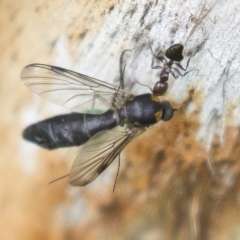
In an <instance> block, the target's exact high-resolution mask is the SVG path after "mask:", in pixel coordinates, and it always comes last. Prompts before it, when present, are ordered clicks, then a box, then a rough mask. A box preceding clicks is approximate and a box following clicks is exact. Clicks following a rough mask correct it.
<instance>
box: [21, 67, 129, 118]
mask: <svg viewBox="0 0 240 240" xmlns="http://www.w3.org/2000/svg"><path fill="white" fill-rule="evenodd" d="M21 79H22V81H23V82H24V84H25V85H26V86H27V87H28V88H30V89H31V90H32V91H33V92H35V93H37V94H39V95H40V96H41V97H43V98H45V99H47V100H49V101H51V102H53V103H56V104H59V105H61V106H64V107H66V108H68V109H70V110H72V111H75V112H81V113H86V112H89V109H92V111H93V113H102V112H105V111H106V110H108V109H109V108H112V107H114V106H113V101H114V100H115V101H117V102H116V103H117V104H121V103H122V102H123V101H124V100H125V99H126V98H128V97H131V96H132V94H131V93H128V92H127V91H124V90H121V89H118V88H117V87H115V86H114V85H112V84H109V83H106V82H103V81H101V80H98V79H95V78H91V77H89V76H86V75H83V74H81V73H77V72H74V71H71V70H68V69H64V68H60V67H55V66H51V65H45V64H31V65H28V66H26V67H25V68H24V69H23V70H22V72H21ZM94 110H97V111H98V112H94Z"/></svg>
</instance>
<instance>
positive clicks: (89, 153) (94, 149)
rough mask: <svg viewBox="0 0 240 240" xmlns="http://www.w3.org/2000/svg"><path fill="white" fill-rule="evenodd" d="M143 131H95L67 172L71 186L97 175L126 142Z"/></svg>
mask: <svg viewBox="0 0 240 240" xmlns="http://www.w3.org/2000/svg"><path fill="white" fill-rule="evenodd" d="M142 132H144V128H134V129H131V132H126V131H125V132H121V131H119V130H115V131H103V132H100V133H97V134H96V135H95V136H94V137H93V138H91V140H90V141H88V142H87V143H86V144H85V145H84V146H83V148H82V151H81V152H80V153H79V154H78V156H77V158H76V159H75V161H74V163H73V166H72V169H71V172H70V174H69V183H70V184H71V185H72V186H84V185H87V184H88V183H90V182H92V181H93V180H94V179H95V178H97V177H98V175H100V174H101V173H102V172H103V171H104V170H105V169H106V168H107V167H108V166H109V165H110V164H111V163H112V162H113V161H114V160H115V159H116V157H117V156H118V155H119V154H120V153H121V151H122V150H123V149H124V148H125V147H126V146H127V144H128V143H129V142H130V141H131V140H132V139H134V138H136V137H137V136H139V135H140V134H141V133H142Z"/></svg>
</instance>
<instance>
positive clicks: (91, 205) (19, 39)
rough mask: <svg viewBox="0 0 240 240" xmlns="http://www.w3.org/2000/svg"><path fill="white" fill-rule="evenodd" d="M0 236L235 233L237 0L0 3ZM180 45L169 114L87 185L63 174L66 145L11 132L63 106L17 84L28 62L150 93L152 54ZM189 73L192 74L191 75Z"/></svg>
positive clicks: (239, 166)
mask: <svg viewBox="0 0 240 240" xmlns="http://www.w3.org/2000/svg"><path fill="white" fill-rule="evenodd" d="M0 12H1V18H0V29H1V38H0V49H1V55H0V73H1V80H0V101H1V103H2V114H1V118H0V131H1V137H0V146H1V158H0V166H1V167H0V209H1V215H0V229H1V231H0V238H1V239H18V240H20V239H35V240H37V239H45V240H47V239H58V240H60V239H138V240H139V239H144V240H145V239H151V240H154V239H158V240H159V239H169V240H170V239H199V240H202V239H211V240H212V239H218V240H221V239H224V240H225V239H239V236H240V232H239V229H240V225H239V222H240V221H239V218H240V208H239V190H240V189H239V186H240V184H238V181H240V158H239V151H240V148H239V139H240V138H239V137H240V132H239V124H240V114H239V112H240V111H239V110H240V109H239V106H238V104H239V100H240V94H239V92H240V81H239V65H240V58H239V52H240V41H239V39H240V14H239V13H240V7H239V1H237V0H233V1H223V0H218V1H217V0H216V1H211V0H205V1H203V0H199V1H198V0H194V1H193V0H189V1H183V0H177V1H176V0H165V1H161V0H155V1H144V0H142V1H130V0H126V1H107V0H104V1H87V0H83V1H76V0H75V1H74V0H70V1H41V2H36V1H30V0H25V1H22V2H16V1H13V0H10V1H9V0H8V1H6V0H5V1H1V3H0ZM174 43H182V44H184V46H185V52H184V55H185V58H184V60H183V61H182V62H181V64H182V65H183V66H185V65H186V63H187V60H188V58H189V57H191V60H190V63H189V67H188V70H189V71H190V72H189V73H188V74H187V75H185V76H183V77H181V76H179V77H178V78H177V79H174V78H173V77H172V76H171V77H170V80H169V89H168V92H167V94H166V95H165V96H163V97H161V99H164V100H165V99H167V100H168V101H170V102H171V103H172V105H173V106H174V107H175V108H177V109H178V110H177V112H176V113H175V115H174V118H173V119H172V120H171V121H169V122H164V123H160V124H156V125H155V126H153V127H152V128H150V129H149V130H148V131H147V132H146V133H144V134H143V135H141V136H140V137H139V138H137V139H136V140H134V141H133V142H132V143H131V144H130V145H129V146H128V147H127V149H126V151H124V154H123V155H122V157H121V169H120V174H119V178H118V182H117V187H116V190H115V193H114V194H113V193H112V189H113V184H114V178H115V174H116V171H117V162H116V163H115V164H113V165H112V166H111V167H109V169H107V170H106V171H105V172H104V173H103V174H102V175H101V176H100V177H99V178H97V179H96V180H95V181H94V182H93V183H91V184H90V185H88V186H86V187H84V188H73V187H70V186H69V185H68V182H67V179H65V180H61V181H59V182H57V183H54V184H52V185H48V182H49V181H51V180H53V179H54V178H57V177H59V176H61V175H64V174H66V173H67V172H69V170H70V167H71V164H72V162H73V160H74V157H75V156H76V154H77V151H78V149H74V150H67V149H63V150H58V151H53V152H49V151H47V150H43V149H40V148H38V147H36V146H34V145H32V144H30V143H26V142H24V141H23V139H22V138H21V134H22V130H23V128H24V127H25V126H27V125H29V124H30V123H33V122H37V121H39V120H42V119H44V118H46V117H50V116H53V115H56V114H60V113H64V112H67V110H66V109H63V108H61V107H57V106H56V105H53V104H51V103H49V102H47V101H45V100H43V99H41V98H40V97H38V96H36V95H35V94H34V93H32V92H30V91H29V90H28V89H26V88H25V86H24V85H23V84H22V83H21V81H20V72H21V69H22V68H23V67H24V66H25V65H27V64H30V63H35V62H38V63H45V64H51V65H57V66H61V67H64V68H69V69H72V70H75V71H78V72H81V73H84V74H86V75H89V76H92V77H95V78H98V79H101V80H104V81H107V82H110V83H113V84H116V85H117V84H118V82H119V57H120V54H121V53H122V51H123V50H124V49H131V50H132V51H131V52H128V53H127V54H126V55H125V63H126V68H125V79H124V81H125V84H126V89H127V90H129V91H131V92H133V93H134V94H140V93H145V92H150V90H149V88H147V87H144V86H141V85H139V84H138V83H137V82H136V81H139V82H141V83H143V84H147V85H149V86H150V87H153V85H154V83H155V82H156V81H157V80H158V76H159V72H160V70H154V69H152V68H151V61H152V52H151V50H150V46H151V47H152V49H153V52H154V53H158V52H159V51H160V50H162V51H164V50H165V49H167V48H168V47H169V46H170V45H172V44H174ZM191 70H192V71H191Z"/></svg>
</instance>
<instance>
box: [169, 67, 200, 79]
mask: <svg viewBox="0 0 240 240" xmlns="http://www.w3.org/2000/svg"><path fill="white" fill-rule="evenodd" d="M172 69H173V70H174V71H175V72H176V73H177V76H176V73H174V72H173V71H172V70H171V72H170V73H171V74H172V75H173V77H174V78H177V77H178V76H181V77H184V76H185V75H187V74H188V73H190V72H192V71H199V70H198V69H192V70H190V71H187V72H185V73H181V72H180V71H179V70H178V69H177V68H172Z"/></svg>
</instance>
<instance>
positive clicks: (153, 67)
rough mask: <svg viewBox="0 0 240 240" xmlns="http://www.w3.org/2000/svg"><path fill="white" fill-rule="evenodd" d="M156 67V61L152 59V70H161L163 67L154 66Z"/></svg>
mask: <svg viewBox="0 0 240 240" xmlns="http://www.w3.org/2000/svg"><path fill="white" fill-rule="evenodd" d="M153 65H154V60H153V59H152V64H151V68H152V69H161V68H162V66H153Z"/></svg>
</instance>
